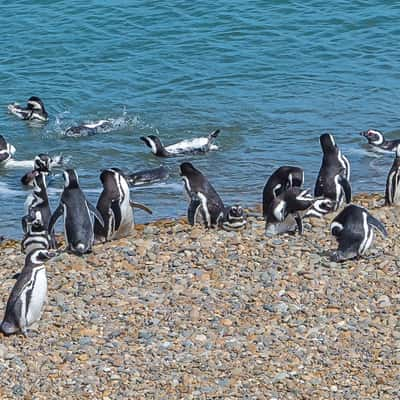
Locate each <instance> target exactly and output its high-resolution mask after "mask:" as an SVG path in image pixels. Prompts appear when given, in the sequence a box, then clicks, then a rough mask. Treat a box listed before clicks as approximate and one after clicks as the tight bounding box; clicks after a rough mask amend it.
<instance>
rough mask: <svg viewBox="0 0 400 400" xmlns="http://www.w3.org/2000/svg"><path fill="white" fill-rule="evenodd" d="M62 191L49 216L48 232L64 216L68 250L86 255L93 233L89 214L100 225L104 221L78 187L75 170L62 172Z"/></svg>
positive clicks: (91, 242) (89, 249)
mask: <svg viewBox="0 0 400 400" xmlns="http://www.w3.org/2000/svg"><path fill="white" fill-rule="evenodd" d="M63 175H64V190H63V192H62V194H61V199H60V204H59V206H58V207H57V209H56V210H55V211H54V213H53V215H52V216H51V219H50V223H49V229H48V230H49V232H50V233H52V232H53V229H54V225H55V223H56V222H57V219H58V218H59V217H61V215H63V214H64V236H65V241H66V243H67V246H68V249H69V250H70V251H71V252H72V253H74V254H77V255H82V254H84V253H88V252H90V251H91V249H92V245H93V240H94V233H93V223H92V219H91V213H92V214H93V215H94V216H95V218H97V220H98V221H99V222H100V224H103V226H104V221H103V218H102V216H101V214H100V213H99V211H98V210H97V209H96V208H95V207H94V206H93V205H92V204H91V203H89V202H88V201H87V200H86V197H85V195H84V193H83V192H82V190H81V188H80V187H79V181H78V175H77V173H76V171H75V170H73V169H67V170H65V171H64V174H63Z"/></svg>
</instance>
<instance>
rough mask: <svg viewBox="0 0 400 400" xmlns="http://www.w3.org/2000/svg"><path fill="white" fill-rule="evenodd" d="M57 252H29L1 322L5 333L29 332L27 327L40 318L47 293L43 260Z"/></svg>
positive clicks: (1, 327) (24, 333)
mask: <svg viewBox="0 0 400 400" xmlns="http://www.w3.org/2000/svg"><path fill="white" fill-rule="evenodd" d="M55 255H56V254H55V253H50V252H49V251H48V250H42V249H40V250H33V251H32V252H31V253H29V254H28V255H27V256H26V258H25V266H24V268H23V269H22V271H21V273H20V274H19V276H18V279H17V282H16V283H15V285H14V287H13V289H12V291H11V294H10V297H9V298H8V301H7V307H6V313H5V316H4V319H3V322H2V323H1V325H0V330H1V331H2V332H3V333H4V334H5V335H11V334H13V333H18V332H22V333H23V335H25V336H27V329H28V328H29V327H30V326H31V325H32V324H33V323H35V322H36V321H38V320H39V319H40V317H41V315H42V310H43V305H44V303H45V301H46V297H47V277H46V269H45V266H44V263H45V262H46V261H48V260H49V259H50V258H52V257H54V256H55Z"/></svg>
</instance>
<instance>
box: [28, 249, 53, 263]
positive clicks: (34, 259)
mask: <svg viewBox="0 0 400 400" xmlns="http://www.w3.org/2000/svg"><path fill="white" fill-rule="evenodd" d="M56 255H57V253H56V252H54V251H49V250H45V249H35V250H32V251H31V252H30V253H29V254H28V255H27V256H26V262H29V263H30V264H33V265H41V264H43V263H44V262H46V261H48V260H50V259H51V258H53V257H55V256H56Z"/></svg>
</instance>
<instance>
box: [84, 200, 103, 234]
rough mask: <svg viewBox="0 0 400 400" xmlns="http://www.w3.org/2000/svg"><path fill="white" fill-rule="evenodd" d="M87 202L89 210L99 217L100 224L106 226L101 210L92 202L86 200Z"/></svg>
mask: <svg viewBox="0 0 400 400" xmlns="http://www.w3.org/2000/svg"><path fill="white" fill-rule="evenodd" d="M86 204H87V206H88V208H89V210H90V211H91V212H92V213H93V215H94V216H95V218H96V219H97V221H99V224H100V225H101V226H102V228H104V225H105V224H104V219H103V216H102V215H101V214H100V211H99V210H98V209H97V208H96V207H95V206H94V205H93V204H92V203H89V202H88V201H86Z"/></svg>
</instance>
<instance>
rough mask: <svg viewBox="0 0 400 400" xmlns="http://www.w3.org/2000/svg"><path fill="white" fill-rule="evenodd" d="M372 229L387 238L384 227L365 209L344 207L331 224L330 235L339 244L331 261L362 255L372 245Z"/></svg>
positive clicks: (351, 205)
mask: <svg viewBox="0 0 400 400" xmlns="http://www.w3.org/2000/svg"><path fill="white" fill-rule="evenodd" d="M373 229H377V230H378V231H379V232H380V233H381V234H382V235H383V237H387V232H386V229H385V227H384V225H383V224H382V223H381V222H380V221H378V220H377V219H376V218H375V217H373V216H372V215H371V214H370V213H369V212H368V211H367V209H365V208H364V207H360V206H356V205H354V204H350V205H348V206H346V207H345V208H344V209H343V210H342V211H341V212H340V213H339V214H338V215H337V216H336V217H335V218H334V219H333V221H332V223H331V233H332V235H333V236H335V237H336V240H337V241H338V244H339V247H338V250H337V251H335V252H333V253H332V256H331V259H332V261H336V262H338V261H344V260H349V259H352V258H356V257H359V256H361V255H363V254H364V253H365V252H366V251H367V250H368V248H369V247H370V246H371V244H372V241H373V238H374V231H373Z"/></svg>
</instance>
